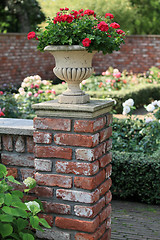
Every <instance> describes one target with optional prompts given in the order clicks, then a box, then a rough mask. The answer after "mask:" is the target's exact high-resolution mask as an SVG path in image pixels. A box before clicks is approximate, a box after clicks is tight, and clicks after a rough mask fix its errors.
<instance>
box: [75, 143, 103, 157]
mask: <svg viewBox="0 0 160 240" xmlns="http://www.w3.org/2000/svg"><path fill="white" fill-rule="evenodd" d="M105 151H106V144H104V143H102V144H100V145H98V146H96V147H95V148H93V149H83V148H80V149H76V159H77V160H85V161H90V162H91V161H94V160H96V159H98V158H99V157H101V156H102V155H103V153H105Z"/></svg>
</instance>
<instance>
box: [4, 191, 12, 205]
mask: <svg viewBox="0 0 160 240" xmlns="http://www.w3.org/2000/svg"><path fill="white" fill-rule="evenodd" d="M4 203H5V204H6V205H7V206H10V205H11V203H12V195H11V194H10V193H6V194H5V197H4Z"/></svg>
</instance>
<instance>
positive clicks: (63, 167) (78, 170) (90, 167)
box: [56, 161, 99, 176]
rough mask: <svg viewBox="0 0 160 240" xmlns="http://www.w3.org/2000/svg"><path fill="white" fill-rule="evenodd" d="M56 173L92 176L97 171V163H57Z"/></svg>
mask: <svg viewBox="0 0 160 240" xmlns="http://www.w3.org/2000/svg"><path fill="white" fill-rule="evenodd" d="M56 171H57V172H58V173H73V174H76V175H79V174H82V175H87V176H89V175H94V174H96V173H97V172H98V171H99V162H98V161H95V162H93V163H86V162H85V163H84V162H67V161H57V162H56Z"/></svg>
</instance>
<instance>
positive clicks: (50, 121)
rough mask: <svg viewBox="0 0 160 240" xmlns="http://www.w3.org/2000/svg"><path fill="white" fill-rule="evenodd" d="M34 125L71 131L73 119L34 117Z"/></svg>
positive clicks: (38, 127)
mask: <svg viewBox="0 0 160 240" xmlns="http://www.w3.org/2000/svg"><path fill="white" fill-rule="evenodd" d="M34 127H35V128H37V129H50V130H62V131H71V119H65V118H40V117H37V118H34Z"/></svg>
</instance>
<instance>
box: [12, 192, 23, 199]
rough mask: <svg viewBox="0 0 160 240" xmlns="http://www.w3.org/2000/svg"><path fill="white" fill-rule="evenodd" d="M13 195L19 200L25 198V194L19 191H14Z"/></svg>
mask: <svg viewBox="0 0 160 240" xmlns="http://www.w3.org/2000/svg"><path fill="white" fill-rule="evenodd" d="M12 195H14V196H16V197H18V198H23V193H22V192H21V191H18V190H14V191H12Z"/></svg>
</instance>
